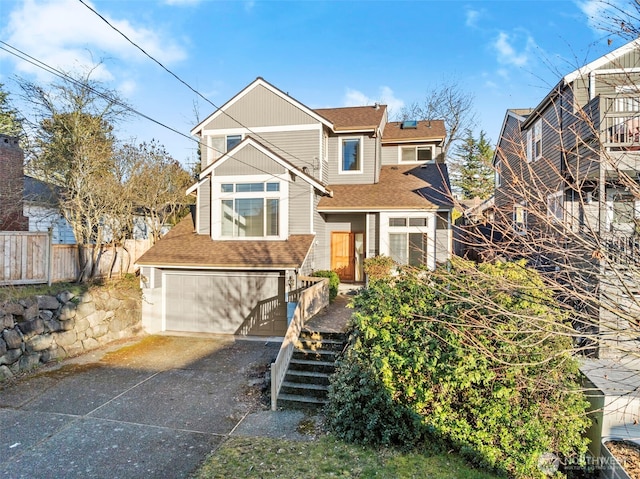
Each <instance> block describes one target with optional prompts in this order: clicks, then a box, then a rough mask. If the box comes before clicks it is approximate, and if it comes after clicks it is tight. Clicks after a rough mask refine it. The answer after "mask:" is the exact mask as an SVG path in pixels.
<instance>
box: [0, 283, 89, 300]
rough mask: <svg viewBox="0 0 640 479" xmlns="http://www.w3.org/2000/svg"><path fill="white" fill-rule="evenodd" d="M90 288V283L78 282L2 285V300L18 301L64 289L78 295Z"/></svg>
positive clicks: (56, 292) (0, 297)
mask: <svg viewBox="0 0 640 479" xmlns="http://www.w3.org/2000/svg"><path fill="white" fill-rule="evenodd" d="M88 288H89V286H88V285H86V284H78V283H53V284H52V285H51V286H47V285H46V284H27V285H23V286H0V302H3V301H18V300H19V299H25V298H29V297H31V296H35V295H51V296H55V295H56V294H58V293H61V292H63V291H71V292H72V293H73V294H75V295H76V296H78V295H80V294H82V293H84V292H85V291H87V289H88Z"/></svg>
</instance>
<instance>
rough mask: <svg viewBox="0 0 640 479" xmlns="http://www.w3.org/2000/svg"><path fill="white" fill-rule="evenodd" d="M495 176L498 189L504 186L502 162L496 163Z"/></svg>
mask: <svg viewBox="0 0 640 479" xmlns="http://www.w3.org/2000/svg"><path fill="white" fill-rule="evenodd" d="M494 175H495V184H496V188H499V187H500V186H502V161H501V160H498V161H496V166H495V169H494Z"/></svg>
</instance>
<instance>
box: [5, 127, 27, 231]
mask: <svg viewBox="0 0 640 479" xmlns="http://www.w3.org/2000/svg"><path fill="white" fill-rule="evenodd" d="M23 163H24V153H23V151H22V148H20V143H19V140H18V138H17V137H15V136H8V135H0V231H29V218H27V217H26V216H24V215H23V209H24V207H23V201H24V199H23V197H24V166H23Z"/></svg>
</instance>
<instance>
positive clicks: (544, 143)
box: [494, 40, 640, 356]
mask: <svg viewBox="0 0 640 479" xmlns="http://www.w3.org/2000/svg"><path fill="white" fill-rule="evenodd" d="M494 167H495V170H496V188H495V211H496V222H498V223H499V224H501V225H502V226H503V228H502V230H503V233H504V235H503V236H504V241H503V243H502V244H500V245H498V246H497V247H499V248H503V250H502V251H503V252H506V253H507V254H512V255H513V254H515V255H520V256H526V257H529V258H530V259H531V263H532V264H533V265H534V266H537V267H540V268H541V269H544V270H545V271H547V272H550V273H551V274H553V275H555V277H556V278H557V280H558V286H559V290H560V292H561V294H562V296H564V297H565V299H566V300H567V302H568V303H570V304H572V305H574V306H575V307H576V308H577V310H578V311H580V312H582V313H585V314H587V315H588V316H589V317H588V318H587V317H586V316H584V315H583V316H580V319H579V321H578V323H580V324H581V325H582V326H581V327H582V328H583V330H584V332H585V336H590V337H591V338H592V339H593V342H594V344H595V343H598V345H599V346H600V351H599V353H600V355H601V356H603V355H610V354H613V355H615V354H616V353H615V352H613V351H614V350H616V349H618V350H619V351H625V350H626V351H628V350H629V348H634V349H635V348H636V346H635V344H636V337H637V334H636V333H635V332H634V331H637V325H635V321H636V319H635V318H637V317H638V315H639V314H640V307H639V304H638V297H639V296H638V293H639V292H640V285H639V284H638V277H637V274H636V273H637V269H636V270H635V271H633V270H632V268H637V266H638V262H637V259H638V252H639V247H638V234H637V233H638V228H637V225H638V219H640V209H639V208H638V206H639V205H640V203H638V199H639V198H640V188H639V187H638V184H639V183H638V181H639V180H640V40H634V41H632V42H629V43H628V44H626V45H624V46H622V47H620V48H618V49H616V50H614V51H612V52H610V53H609V54H607V55H604V56H602V57H600V58H598V59H597V60H594V61H592V62H591V63H588V64H587V65H585V66H584V67H582V68H579V69H577V70H575V71H573V72H571V73H569V74H567V75H566V76H564V77H563V78H562V79H561V80H560V81H559V82H558V84H557V85H556V86H555V87H554V88H553V89H552V90H551V91H549V93H548V94H547V95H546V96H545V97H544V98H543V100H542V101H541V102H540V104H539V105H538V106H536V107H535V108H533V109H526V110H516V109H512V110H508V111H507V113H506V116H505V120H504V122H503V125H502V130H501V134H500V140H499V142H498V145H497V148H496V153H495V157H494ZM494 247H495V245H494ZM603 345H606V346H607V347H606V348H603V347H602V346H603Z"/></svg>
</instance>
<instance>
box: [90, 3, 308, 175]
mask: <svg viewBox="0 0 640 479" xmlns="http://www.w3.org/2000/svg"><path fill="white" fill-rule="evenodd" d="M78 1H79V2H80V3H81V4H82V5H84V6H85V7H87V8H88V9H89V10H90V11H91V12H93V13H94V14H95V15H97V16H98V17H100V19H101V20H102V21H103V22H105V23H106V24H107V25H109V27H111V28H112V29H113V30H114V31H116V32H117V33H119V34H120V35H121V36H122V37H123V38H124V39H125V40H126V41H128V42H129V43H130V44H131V45H133V46H134V47H136V48H137V49H138V50H140V51H141V52H142V53H143V54H144V55H145V56H146V57H147V58H149V59H150V60H152V61H153V62H154V63H156V64H157V65H158V66H160V68H162V69H163V70H164V71H166V72H167V73H168V74H169V75H171V76H172V77H173V78H175V79H176V80H178V81H179V82H180V83H182V84H183V85H184V86H186V87H187V88H188V89H189V90H191V91H192V92H193V93H195V94H196V95H197V96H199V97H200V98H202V99H203V100H204V101H206V102H207V103H209V104H210V105H211V106H213V107H214V108H215V109H216V113H217V112H218V111H220V112H222V113H223V114H224V115H226V116H227V117H228V118H230V119H231V120H233V121H234V122H236V123H237V124H238V125H240V126H241V127H242V128H244V129H246V130H247V131H248V132H249V133H251V134H252V135H254V136H256V137H258V138H260V140H261V141H263V142H264V143H267V144H268V145H269V146H271V147H273V148H275V149H276V150H278V151H280V152H281V153H284V154H286V155H288V156H290V157H291V158H294V159H296V160H298V161H300V162H302V163H306V164H307V165H309V166H311V167H312V168H313V169H315V165H314V163H312V162H308V161H305V160H303V159H301V158H298V157H297V156H295V155H293V154H291V153H289V152H288V151H286V150H284V149H283V148H280V147H279V146H278V145H275V144H273V143H272V142H270V141H269V140H267V139H266V138H264V137H262V136H260V135H259V134H258V133H256V132H254V131H253V130H251V128H249V127H248V126H245V125H244V124H243V123H242V122H241V121H239V120H237V119H236V118H234V117H233V116H231V115H230V114H229V113H228V112H226V111H224V110H222V109H221V108H220V107H219V106H217V105H216V104H215V103H213V102H212V101H211V100H209V99H208V98H207V97H205V96H204V95H203V94H202V93H200V92H199V91H198V90H196V89H195V88H193V87H192V86H191V85H189V84H188V83H187V82H186V81H185V80H183V79H182V78H180V77H179V76H178V75H177V74H175V73H174V72H173V71H171V70H170V69H169V68H167V67H166V66H164V65H163V64H162V62H160V60H158V59H156V58H155V57H154V56H153V55H151V54H150V53H148V52H147V51H146V50H145V49H144V48H142V47H141V46H140V45H138V44H137V43H136V42H134V41H133V40H131V39H130V38H129V37H128V36H127V35H126V34H125V33H123V32H122V31H121V30H119V29H118V28H117V27H116V26H115V25H113V24H112V23H111V22H109V20H107V19H106V18H105V17H104V16H103V15H102V14H100V13H99V12H98V11H97V10H95V9H94V8H93V7H91V6H90V5H88V4H87V3H86V2H85V1H84V0H78Z"/></svg>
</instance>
